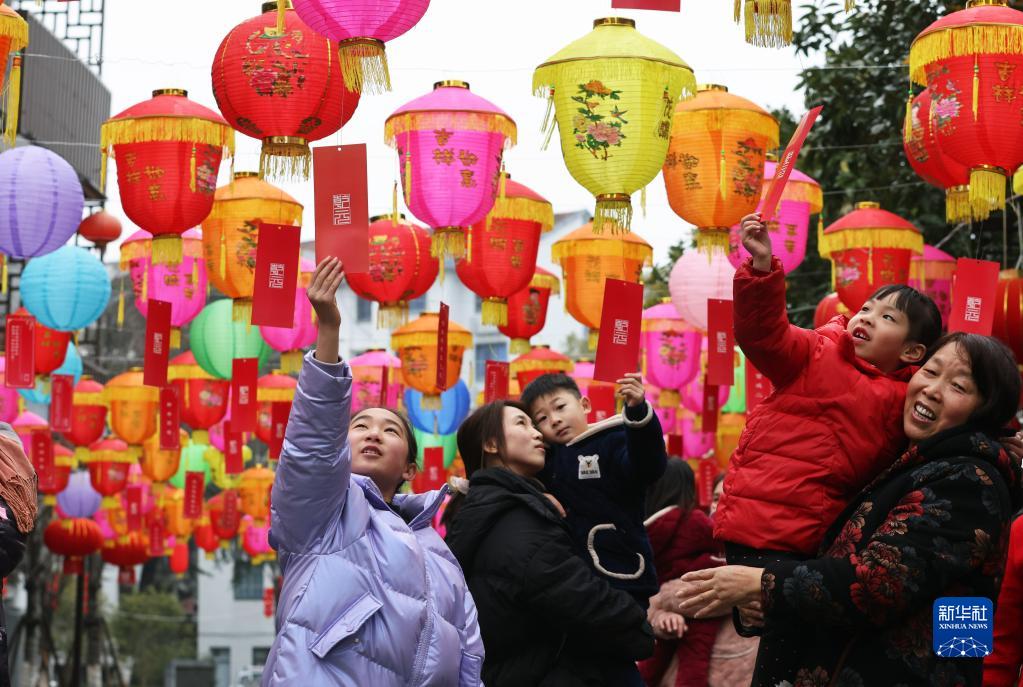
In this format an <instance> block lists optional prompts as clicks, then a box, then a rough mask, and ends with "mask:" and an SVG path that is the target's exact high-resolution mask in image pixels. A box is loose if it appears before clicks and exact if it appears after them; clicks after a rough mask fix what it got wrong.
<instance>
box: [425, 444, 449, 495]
mask: <svg viewBox="0 0 1023 687" xmlns="http://www.w3.org/2000/svg"><path fill="white" fill-rule="evenodd" d="M444 482H445V476H444V448H443V447H442V446H431V447H430V448H426V449H423V479H422V482H421V484H422V486H423V490H424V491H433V490H434V489H440V488H441V487H442V486H444Z"/></svg>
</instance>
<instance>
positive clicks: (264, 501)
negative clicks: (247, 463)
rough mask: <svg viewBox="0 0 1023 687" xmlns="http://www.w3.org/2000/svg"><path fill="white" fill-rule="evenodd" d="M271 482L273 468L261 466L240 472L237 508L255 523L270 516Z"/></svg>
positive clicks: (272, 480)
mask: <svg viewBox="0 0 1023 687" xmlns="http://www.w3.org/2000/svg"><path fill="white" fill-rule="evenodd" d="M273 483H274V473H273V470H270V469H268V468H265V467H263V466H257V467H254V468H249V469H248V470H245V471H244V472H242V474H241V478H240V481H239V483H238V496H239V497H240V502H239V510H241V512H242V513H244V514H245V515H247V516H249V517H251V518H252V519H254V520H255V521H256V522H257V523H261V522H265V521H266V519H267V518H268V517H270V488H271V487H272V486H273Z"/></svg>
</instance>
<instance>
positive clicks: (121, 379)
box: [103, 367, 160, 458]
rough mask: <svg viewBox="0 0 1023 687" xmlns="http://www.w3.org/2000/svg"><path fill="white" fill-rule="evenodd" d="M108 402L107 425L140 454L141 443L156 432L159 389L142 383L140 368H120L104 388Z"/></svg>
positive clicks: (134, 452) (135, 456)
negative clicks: (124, 370) (119, 372)
mask: <svg viewBox="0 0 1023 687" xmlns="http://www.w3.org/2000/svg"><path fill="white" fill-rule="evenodd" d="M103 394H104V397H105V398H106V401H107V402H108V403H109V405H110V415H109V418H110V429H112V430H113V432H114V434H116V435H117V437H118V438H119V439H121V440H122V441H124V443H126V444H128V451H129V453H130V454H131V455H132V456H133V457H134V458H138V457H139V456H140V455H142V444H144V443H145V441H146V439H148V438H149V437H151V436H153V435H154V434H156V420H157V417H156V416H157V411H158V410H159V408H158V406H159V405H160V390H159V389H157V388H156V387H153V386H146V385H144V384H143V383H142V368H141V367H133V368H131V369H130V370H128V371H127V372H122V373H121V374H119V375H117V376H116V377H114V378H113V379H111V380H110V381H109V382H107V385H106V387H105V388H104V390H103Z"/></svg>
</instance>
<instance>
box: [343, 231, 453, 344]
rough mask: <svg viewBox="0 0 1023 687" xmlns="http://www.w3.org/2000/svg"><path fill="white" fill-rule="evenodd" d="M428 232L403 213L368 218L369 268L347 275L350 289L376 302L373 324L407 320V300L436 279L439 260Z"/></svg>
mask: <svg viewBox="0 0 1023 687" xmlns="http://www.w3.org/2000/svg"><path fill="white" fill-rule="evenodd" d="M429 245H430V235H429V233H428V232H427V231H426V229H423V228H422V227H420V226H417V225H415V224H412V223H410V222H406V221H405V215H399V216H397V217H395V216H393V215H378V216H376V217H371V218H370V221H369V270H368V271H367V272H361V273H359V274H347V275H345V278H346V279H347V280H348V285H349V286H350V287H351V289H352V291H354V292H355V294H356V295H357V296H359V297H360V298H364V299H366V300H369V301H375V302H377V303H379V308H378V310H377V326H378V327H381V328H388V329H393V328H394V327H400V326H402V325H403V324H406V323H407V322H408V304H409V301H411V300H414V299H416V298H419V297H420V296H422V295H423V294H424V293H426V292H427V291H428V290H429V288H430V287H431V286H433V282H434V281H436V279H437V273H438V272H439V271H440V261H439V260H437V258H435V257H433V256H432V255H430V251H429V250H428V247H429Z"/></svg>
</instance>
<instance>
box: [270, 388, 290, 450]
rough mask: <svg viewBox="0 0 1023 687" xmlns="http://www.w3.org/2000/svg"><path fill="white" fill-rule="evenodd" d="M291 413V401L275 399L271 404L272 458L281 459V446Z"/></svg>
mask: <svg viewBox="0 0 1023 687" xmlns="http://www.w3.org/2000/svg"><path fill="white" fill-rule="evenodd" d="M290 414H291V403H289V402H288V401H274V402H273V403H271V404H270V443H269V444H268V447H269V449H270V458H271V459H272V460H279V459H280V457H281V448H282V447H283V446H284V432H285V430H287V428H288V415H290Z"/></svg>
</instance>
